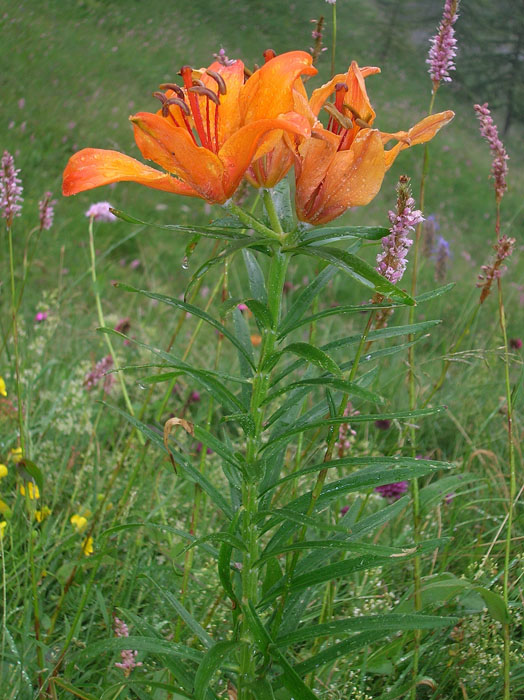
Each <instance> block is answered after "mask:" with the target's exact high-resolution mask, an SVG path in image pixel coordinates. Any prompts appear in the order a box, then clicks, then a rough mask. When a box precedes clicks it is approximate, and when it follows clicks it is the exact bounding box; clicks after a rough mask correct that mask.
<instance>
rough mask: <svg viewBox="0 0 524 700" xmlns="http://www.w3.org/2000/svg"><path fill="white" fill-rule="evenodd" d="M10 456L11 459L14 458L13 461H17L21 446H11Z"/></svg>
mask: <svg viewBox="0 0 524 700" xmlns="http://www.w3.org/2000/svg"><path fill="white" fill-rule="evenodd" d="M9 454H10V456H11V459H14V460H15V462H19V461H20V460H21V459H22V448H21V447H13V449H12V450H11V452H10V453H9Z"/></svg>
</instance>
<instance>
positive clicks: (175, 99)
mask: <svg viewBox="0 0 524 700" xmlns="http://www.w3.org/2000/svg"><path fill="white" fill-rule="evenodd" d="M169 105H176V106H177V107H180V109H181V110H182V112H184V114H185V115H186V116H187V117H189V115H190V114H191V110H190V109H189V107H188V106H187V104H186V103H185V102H184V100H180V99H178V97H171V98H170V99H169V100H166V101H165V103H164V106H165V107H166V106H169Z"/></svg>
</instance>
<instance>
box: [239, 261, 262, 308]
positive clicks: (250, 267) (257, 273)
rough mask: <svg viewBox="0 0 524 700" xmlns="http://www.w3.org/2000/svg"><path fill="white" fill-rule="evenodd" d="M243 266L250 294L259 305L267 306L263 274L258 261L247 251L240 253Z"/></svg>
mask: <svg viewBox="0 0 524 700" xmlns="http://www.w3.org/2000/svg"><path fill="white" fill-rule="evenodd" d="M242 255H243V257H244V264H245V266H246V270H247V279H248V282H249V289H250V291H251V294H252V295H253V297H254V298H255V299H257V301H259V302H260V303H261V304H267V292H266V283H265V281H264V273H263V272H262V270H261V268H260V265H259V264H258V260H257V259H256V257H255V255H254V254H253V253H252V252H251V251H250V250H248V249H246V248H245V249H244V250H243V251H242Z"/></svg>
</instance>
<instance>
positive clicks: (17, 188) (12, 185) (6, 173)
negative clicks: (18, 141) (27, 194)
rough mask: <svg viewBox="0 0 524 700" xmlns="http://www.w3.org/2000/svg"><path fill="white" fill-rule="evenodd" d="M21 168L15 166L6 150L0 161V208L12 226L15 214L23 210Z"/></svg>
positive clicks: (17, 214)
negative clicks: (19, 174) (19, 175)
mask: <svg viewBox="0 0 524 700" xmlns="http://www.w3.org/2000/svg"><path fill="white" fill-rule="evenodd" d="M19 172H20V169H17V168H15V161H14V159H13V156H12V155H11V154H10V153H9V151H4V155H3V156H2V160H1V163H0V209H1V210H2V218H4V219H6V221H7V225H8V226H11V224H12V223H13V219H14V218H15V216H20V212H21V211H22V202H23V201H24V199H23V197H22V192H23V191H24V189H23V187H22V181H21V180H20V178H19V177H18V173H19Z"/></svg>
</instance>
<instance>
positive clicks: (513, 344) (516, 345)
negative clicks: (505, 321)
mask: <svg viewBox="0 0 524 700" xmlns="http://www.w3.org/2000/svg"><path fill="white" fill-rule="evenodd" d="M509 346H510V348H511V349H512V350H520V348H521V347H522V340H521V339H520V338H510V339H509Z"/></svg>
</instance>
